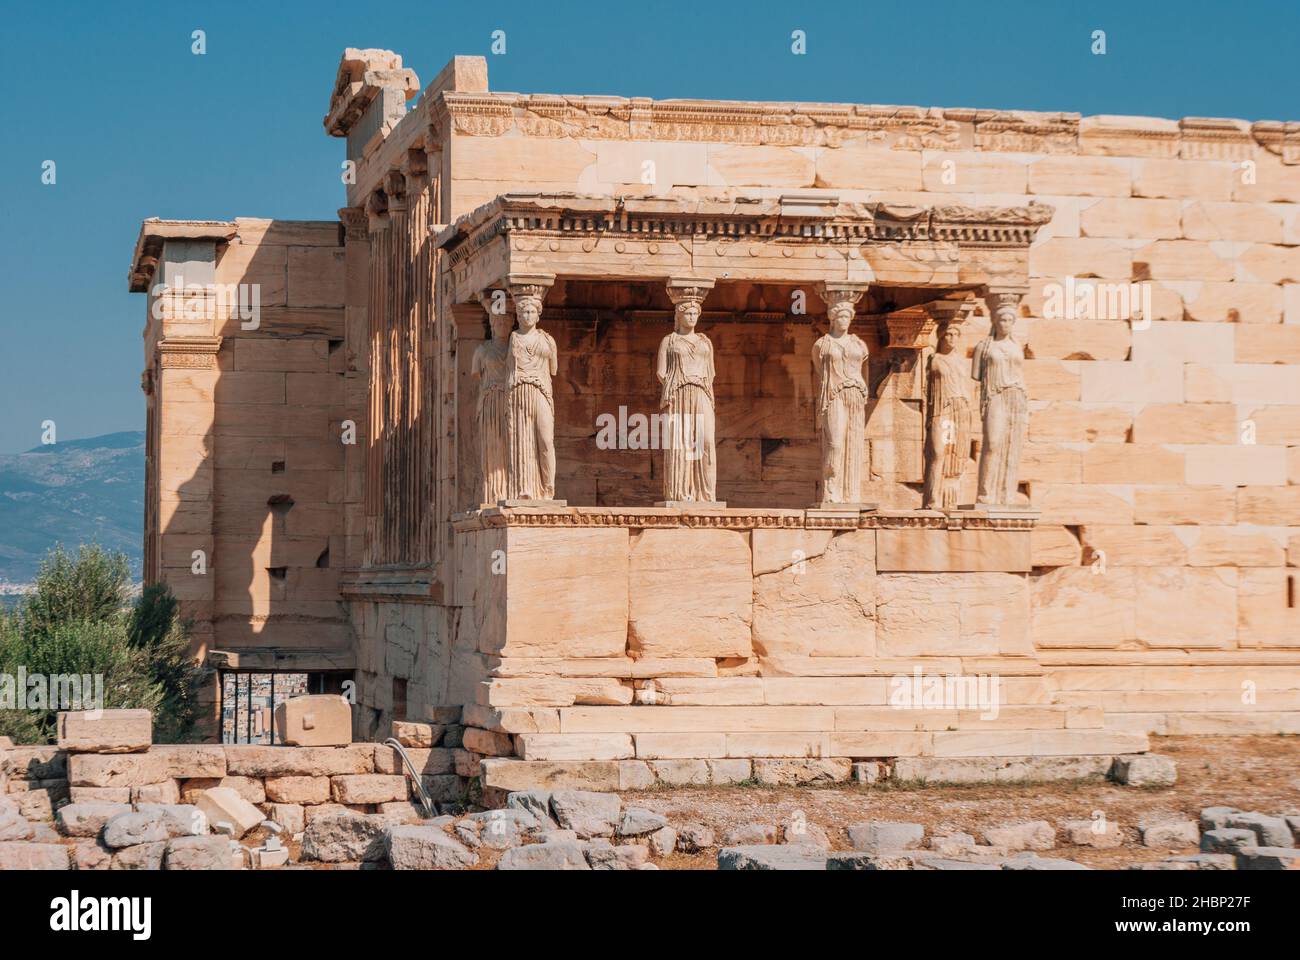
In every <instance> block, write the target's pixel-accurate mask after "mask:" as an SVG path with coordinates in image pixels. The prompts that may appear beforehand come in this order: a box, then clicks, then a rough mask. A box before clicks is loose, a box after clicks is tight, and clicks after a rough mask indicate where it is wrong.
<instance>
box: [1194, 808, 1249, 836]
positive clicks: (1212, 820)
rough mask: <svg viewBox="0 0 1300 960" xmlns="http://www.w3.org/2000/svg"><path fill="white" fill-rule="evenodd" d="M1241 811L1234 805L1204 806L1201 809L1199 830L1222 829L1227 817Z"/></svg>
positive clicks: (1225, 824)
mask: <svg viewBox="0 0 1300 960" xmlns="http://www.w3.org/2000/svg"><path fill="white" fill-rule="evenodd" d="M1234 813H1241V811H1240V810H1238V809H1237V808H1236V807H1205V808H1204V809H1203V810H1201V830H1202V831H1209V830H1222V829H1223V828H1224V827H1226V826H1227V825H1228V817H1230V816H1232V815H1233V814H1234Z"/></svg>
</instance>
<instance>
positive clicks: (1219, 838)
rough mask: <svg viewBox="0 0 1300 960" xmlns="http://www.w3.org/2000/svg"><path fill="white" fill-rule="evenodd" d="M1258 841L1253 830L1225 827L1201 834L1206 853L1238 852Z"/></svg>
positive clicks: (1203, 849)
mask: <svg viewBox="0 0 1300 960" xmlns="http://www.w3.org/2000/svg"><path fill="white" fill-rule="evenodd" d="M1257 841H1258V837H1256V836H1255V831H1253V830H1242V829H1232V828H1229V827H1224V828H1223V829H1221V830H1206V831H1205V832H1204V833H1203V834H1201V850H1202V852H1204V853H1236V852H1237V851H1238V850H1240V849H1241V848H1242V847H1253V846H1256V845H1257Z"/></svg>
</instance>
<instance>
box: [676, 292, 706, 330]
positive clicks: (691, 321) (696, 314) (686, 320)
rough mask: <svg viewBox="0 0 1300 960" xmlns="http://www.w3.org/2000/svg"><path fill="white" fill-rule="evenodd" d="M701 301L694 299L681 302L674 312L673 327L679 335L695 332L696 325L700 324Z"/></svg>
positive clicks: (690, 298)
mask: <svg viewBox="0 0 1300 960" xmlns="http://www.w3.org/2000/svg"><path fill="white" fill-rule="evenodd" d="M700 313H701V309H700V301H699V300H696V299H695V298H694V297H688V298H685V299H682V300H680V301H679V302H678V303H677V307H676V309H675V311H674V318H673V326H674V329H676V331H677V332H678V333H679V334H687V333H694V332H695V325H696V324H697V323H699V322H700Z"/></svg>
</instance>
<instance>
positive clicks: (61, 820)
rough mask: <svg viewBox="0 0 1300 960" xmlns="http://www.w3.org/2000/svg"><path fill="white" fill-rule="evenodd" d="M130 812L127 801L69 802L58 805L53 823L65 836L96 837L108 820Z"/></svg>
mask: <svg viewBox="0 0 1300 960" xmlns="http://www.w3.org/2000/svg"><path fill="white" fill-rule="evenodd" d="M130 812H131V805H130V804H129V803H69V804H66V805H64V806H62V807H59V810H58V815H57V817H56V818H55V823H56V825H57V826H58V828H59V831H60V832H61V833H62V834H63V835H64V836H66V837H98V836H99V834H100V831H102V830H103V829H104V824H106V823H108V821H109V820H111V819H113V818H114V817H116V816H118V815H119V814H123V813H130Z"/></svg>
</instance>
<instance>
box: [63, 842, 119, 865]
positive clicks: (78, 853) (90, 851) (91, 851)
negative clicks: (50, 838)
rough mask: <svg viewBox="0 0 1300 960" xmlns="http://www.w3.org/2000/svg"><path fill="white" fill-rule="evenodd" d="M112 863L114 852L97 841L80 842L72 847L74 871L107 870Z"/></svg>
mask: <svg viewBox="0 0 1300 960" xmlns="http://www.w3.org/2000/svg"><path fill="white" fill-rule="evenodd" d="M112 863H113V852H112V851H111V850H108V849H106V848H105V847H104V845H103V844H101V843H100V842H99V841H97V840H78V841H77V842H76V843H74V844H73V845H72V869H74V870H107V869H109V867H111V866H112Z"/></svg>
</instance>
